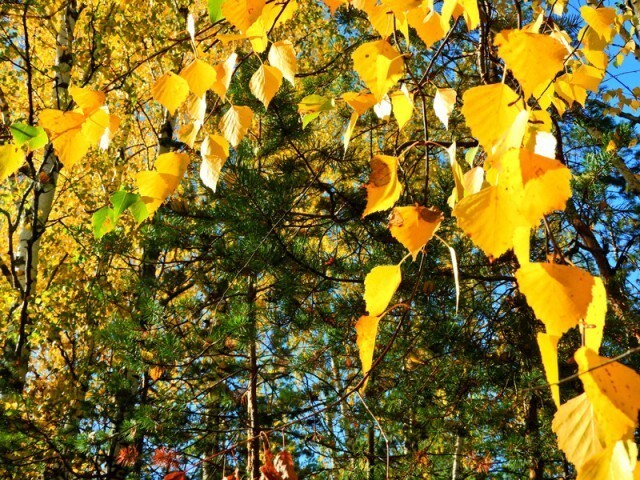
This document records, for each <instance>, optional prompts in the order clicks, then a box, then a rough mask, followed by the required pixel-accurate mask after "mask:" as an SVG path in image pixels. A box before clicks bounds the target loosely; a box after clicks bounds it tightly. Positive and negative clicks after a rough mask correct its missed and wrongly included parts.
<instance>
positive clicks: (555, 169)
mask: <svg viewBox="0 0 640 480" xmlns="http://www.w3.org/2000/svg"><path fill="white" fill-rule="evenodd" d="M520 170H521V172H522V182H523V183H524V197H523V199H524V202H523V204H522V207H521V211H522V214H523V215H524V216H525V217H526V219H527V222H528V223H529V224H530V225H531V226H537V224H538V222H539V221H540V220H541V219H542V217H543V215H545V214H547V213H551V212H553V211H554V210H564V207H565V205H566V203H567V200H568V199H569V197H571V171H570V170H569V169H568V168H567V167H565V166H564V165H562V163H560V162H559V161H558V160H553V159H551V158H547V157H543V156H541V155H536V154H535V153H532V152H529V151H528V150H520Z"/></svg>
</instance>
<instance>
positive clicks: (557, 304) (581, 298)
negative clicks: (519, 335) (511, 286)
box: [516, 263, 606, 337]
mask: <svg viewBox="0 0 640 480" xmlns="http://www.w3.org/2000/svg"><path fill="white" fill-rule="evenodd" d="M516 279H517V281H518V285H519V287H520V291H521V292H522V293H523V294H524V296H525V297H526V299H527V303H528V304H529V306H530V307H531V308H532V309H533V312H534V313H535V314H536V317H537V318H538V319H539V320H540V321H541V322H542V323H544V324H545V327H546V329H547V333H549V334H550V335H553V336H557V337H560V336H562V335H563V334H564V333H565V332H567V331H568V330H569V329H570V328H573V327H575V326H576V325H578V323H579V322H580V321H582V320H585V319H586V318H587V315H588V310H589V306H590V305H591V303H592V301H596V302H602V301H603V300H604V303H605V307H604V309H603V308H602V307H601V308H597V309H595V310H594V314H595V313H598V312H600V313H602V312H603V310H604V311H606V298H605V299H603V298H600V296H599V295H595V296H594V295H593V292H594V288H599V287H597V286H596V278H595V277H593V276H592V275H591V274H589V273H588V272H586V271H584V270H582V269H580V268H578V267H573V266H567V265H556V264H553V263H530V264H527V265H522V266H521V267H520V269H519V270H518V271H517V272H516ZM586 335H587V336H588V331H587V334H586Z"/></svg>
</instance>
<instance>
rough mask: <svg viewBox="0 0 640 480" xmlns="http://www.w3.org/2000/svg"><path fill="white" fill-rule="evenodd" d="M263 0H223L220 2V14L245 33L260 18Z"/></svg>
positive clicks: (263, 4)
mask: <svg viewBox="0 0 640 480" xmlns="http://www.w3.org/2000/svg"><path fill="white" fill-rule="evenodd" d="M264 6H265V0H225V1H224V2H222V14H223V15H224V16H225V18H226V19H227V20H228V21H229V23H231V24H232V25H233V26H234V27H236V28H237V29H238V30H239V31H240V32H241V33H246V31H247V30H248V29H249V27H250V26H251V25H253V23H255V22H256V20H258V18H260V16H261V15H262V10H263V9H264Z"/></svg>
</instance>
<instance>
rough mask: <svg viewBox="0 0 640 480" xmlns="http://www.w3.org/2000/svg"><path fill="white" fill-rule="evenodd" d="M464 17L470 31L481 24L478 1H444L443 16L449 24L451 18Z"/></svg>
mask: <svg viewBox="0 0 640 480" xmlns="http://www.w3.org/2000/svg"><path fill="white" fill-rule="evenodd" d="M460 15H463V16H464V21H465V22H466V24H467V28H468V29H469V31H471V30H473V29H474V28H476V27H477V26H478V25H479V24H480V12H479V10H478V2H477V0H444V2H443V4H442V16H443V17H444V19H445V21H446V22H447V23H449V19H450V18H452V17H453V18H458V17H459V16H460Z"/></svg>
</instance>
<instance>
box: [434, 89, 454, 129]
mask: <svg viewBox="0 0 640 480" xmlns="http://www.w3.org/2000/svg"><path fill="white" fill-rule="evenodd" d="M456 95H457V94H456V91H455V90H454V89H453V88H438V89H436V95H435V97H433V109H434V110H435V112H436V116H437V117H438V118H439V119H440V121H441V122H442V124H443V125H444V128H446V129H448V128H449V117H450V116H451V112H453V107H454V105H455V104H456Z"/></svg>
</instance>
